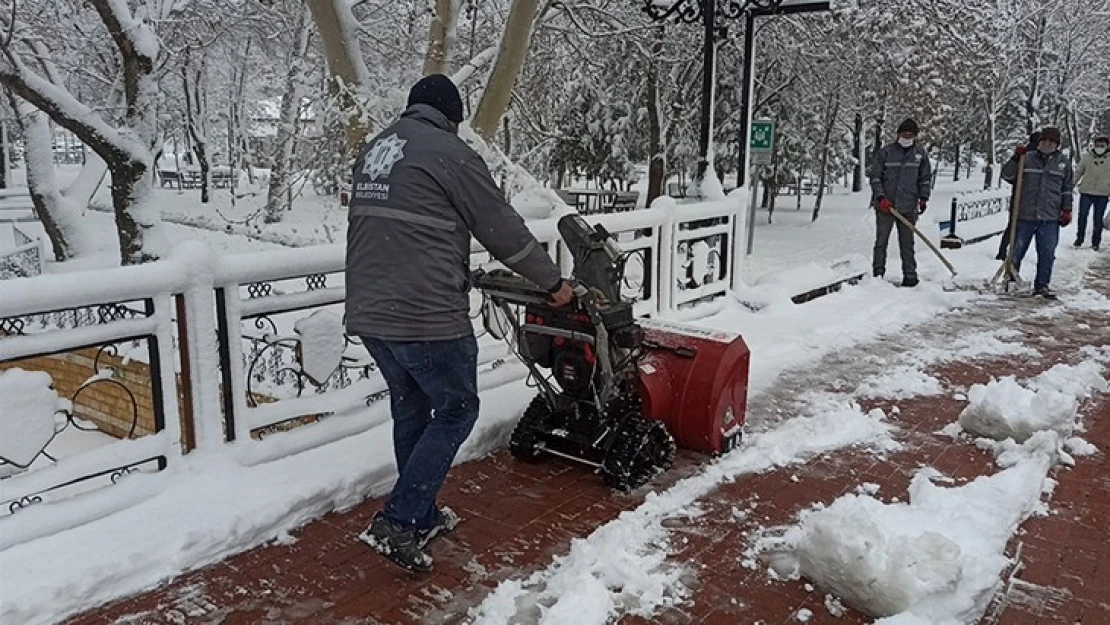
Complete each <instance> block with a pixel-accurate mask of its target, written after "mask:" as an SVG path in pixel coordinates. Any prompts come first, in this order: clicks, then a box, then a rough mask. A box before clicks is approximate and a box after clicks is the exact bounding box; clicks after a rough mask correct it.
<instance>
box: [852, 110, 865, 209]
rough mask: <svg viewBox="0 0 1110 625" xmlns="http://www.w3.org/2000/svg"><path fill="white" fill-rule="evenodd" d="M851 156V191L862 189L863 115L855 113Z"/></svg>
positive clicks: (856, 191)
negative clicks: (852, 161) (853, 162)
mask: <svg viewBox="0 0 1110 625" xmlns="http://www.w3.org/2000/svg"><path fill="white" fill-rule="evenodd" d="M852 156H854V157H855V159H856V164H855V166H854V167H852V193H859V192H860V191H863V115H862V114H860V113H856V119H855V122H854V124H853V126H852Z"/></svg>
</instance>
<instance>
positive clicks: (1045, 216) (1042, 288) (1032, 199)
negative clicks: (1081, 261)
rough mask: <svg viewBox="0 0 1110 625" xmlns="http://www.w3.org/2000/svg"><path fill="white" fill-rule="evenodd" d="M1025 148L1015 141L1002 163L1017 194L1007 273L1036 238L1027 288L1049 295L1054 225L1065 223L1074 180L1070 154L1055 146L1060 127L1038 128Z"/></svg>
mask: <svg viewBox="0 0 1110 625" xmlns="http://www.w3.org/2000/svg"><path fill="white" fill-rule="evenodd" d="M1027 152H1028V150H1027V147H1026V146H1024V145H1022V146H1018V147H1017V148H1016V149H1015V150H1014V156H1013V158H1011V159H1010V160H1009V161H1008V162H1007V163H1006V164H1005V165H1003V166H1002V179H1003V180H1005V181H1006V182H1009V183H1010V184H1014V185H1015V187H1014V194H1015V195H1016V196H1017V222H1016V226H1015V229H1014V242H1013V246H1014V249H1013V251H1012V253H1013V262H1012V265H1013V273H1014V275H1015V276H1016V275H1018V274H1019V273H1020V272H1021V261H1022V259H1024V258H1025V253H1026V252H1028V251H1029V246H1030V244H1032V242H1033V240H1034V239H1036V245H1037V275H1036V278H1034V280H1033V294H1034V295H1039V296H1041V297H1046V298H1049V299H1055V297H1056V296H1055V295H1054V294H1053V293H1052V290H1051V289H1050V288H1049V283H1051V282H1052V265H1053V263H1055V261H1056V244H1057V243H1059V241H1060V228H1061V227H1065V226H1067V225H1068V224H1070V223H1071V208H1072V190H1073V189H1074V186H1075V184H1074V175H1073V172H1072V166H1071V159H1070V158H1069V157H1067V156H1065V155H1064V154H1062V153H1061V152H1060V129H1059V128H1055V127H1053V126H1049V127H1046V128H1044V129H1043V130H1041V134H1040V141H1039V142H1038V143H1037V149H1036V150H1033V151H1032V152H1031V153H1027ZM1023 157H1024V158H1023ZM1019 165H1020V169H1021V178H1020V179H1019V177H1018V173H1019V172H1018V170H1019Z"/></svg>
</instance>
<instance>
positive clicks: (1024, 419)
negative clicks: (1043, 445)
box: [959, 376, 1078, 443]
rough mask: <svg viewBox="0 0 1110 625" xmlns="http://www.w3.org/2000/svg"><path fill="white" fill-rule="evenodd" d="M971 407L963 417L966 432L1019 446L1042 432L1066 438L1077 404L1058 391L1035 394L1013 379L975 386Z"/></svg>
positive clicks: (970, 396) (1003, 379)
mask: <svg viewBox="0 0 1110 625" xmlns="http://www.w3.org/2000/svg"><path fill="white" fill-rule="evenodd" d="M967 394H968V399H969V400H970V403H969V404H968V406H967V407H966V408H964V410H963V412H961V413H960V417H959V423H960V427H962V428H963V429H964V431H966V432H968V433H970V434H972V435H974V436H982V437H986V438H990V439H993V440H996V441H1002V440H1006V439H1008V438H1010V439H1013V440H1015V441H1017V442H1019V443H1021V442H1024V441H1026V440H1028V439H1029V437H1030V436H1032V435H1033V434H1034V433H1035V432H1038V431H1040V430H1055V431H1057V432H1060V433H1061V434H1067V433H1069V432H1070V431H1071V429H1072V428H1073V427H1074V423H1075V418H1076V415H1077V410H1078V402H1077V401H1076V398H1075V397H1074V396H1070V395H1066V394H1064V393H1061V392H1059V391H1042V392H1038V391H1034V390H1031V389H1028V388H1025V387H1024V386H1022V385H1020V384H1018V382H1017V380H1016V379H1015V378H1014V377H1013V376H1007V377H1004V378H1002V379H1000V380H991V381H990V382H989V383H988V384H985V385H984V384H975V385H973V386H972V387H971V389H970V390H969V391H968V393H967Z"/></svg>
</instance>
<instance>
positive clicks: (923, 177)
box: [870, 119, 933, 287]
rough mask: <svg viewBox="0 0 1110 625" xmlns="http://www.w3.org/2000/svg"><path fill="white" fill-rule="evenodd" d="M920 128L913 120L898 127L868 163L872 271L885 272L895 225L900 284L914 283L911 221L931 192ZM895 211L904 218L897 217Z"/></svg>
mask: <svg viewBox="0 0 1110 625" xmlns="http://www.w3.org/2000/svg"><path fill="white" fill-rule="evenodd" d="M918 131H919V128H918V126H917V122H915V121H914V120H912V119H907V120H905V121H903V122H902V123H901V124H899V126H898V140H897V141H895V142H893V143H890V144H888V145H887V146H885V147H883V148H882V149H880V150H879V151H878V152H876V153H875V158H874V159H873V160H872V163H871V172H870V179H871V196H872V206H874V207H875V219H876V228H875V250H874V256H873V257H872V265H871V268H872V273H873V274H874V275H875V276H876V277H882V276H883V275H885V274H886V251H887V245H888V244H889V242H890V232H891V230H893V229H894V226H895V225H897V226H898V249H899V251H900V252H901V255H902V286H906V287H913V286H917V282H918V280H917V259H916V258H915V257H914V250H913V237H914V231H913V227H912V224H915V223H917V218H918V216H919V215H921V214H922V213H924V212H925V208H926V206H927V205H928V203H929V195H930V192H931V191H932V180H933V175H932V174H933V170H932V165H931V164H930V163H929V155H928V154H927V153H926V152H925V149H924V148H922V147H921V146H920V145H918V143H917V134H918ZM892 211H898V213H899V215H900V216H901V217H903V218H904V219H896V216H895V215H894V214H893V212H892Z"/></svg>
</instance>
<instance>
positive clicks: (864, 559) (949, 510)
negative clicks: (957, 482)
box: [764, 454, 1052, 625]
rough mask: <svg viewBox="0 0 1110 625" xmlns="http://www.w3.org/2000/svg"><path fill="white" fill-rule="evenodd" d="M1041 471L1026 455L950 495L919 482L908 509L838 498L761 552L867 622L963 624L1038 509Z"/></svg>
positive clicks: (1047, 461) (979, 606)
mask: <svg viewBox="0 0 1110 625" xmlns="http://www.w3.org/2000/svg"><path fill="white" fill-rule="evenodd" d="M1051 463H1052V459H1051V458H1050V457H1049V456H1047V455H1045V454H1034V455H1029V456H1027V457H1026V458H1025V459H1024V461H1022V462H1018V463H1017V464H1016V465H1015V466H1013V467H1012V468H1010V469H1007V470H1004V471H1002V472H1000V473H997V474H995V475H992V476H983V477H979V478H977V479H976V480H974V481H972V482H969V483H967V484H964V485H962V486H958V487H952V488H948V487H943V486H938V485H936V484H934V483H932V482H931V481H930V480H929V479H928V477H927V476H928V475H929V473H928V472H924V473H919V474H918V475H916V476H915V477H914V479H913V481H912V482H911V484H910V488H909V502H908V503H891V504H887V503H883V502H881V501H879V500H877V499H875V498H873V497H870V496H866V495H855V494H851V495H845V496H843V497H841V498H839V499H837V500H836V501H834V502H833V503H832V504H831V505H829V506H827V507H825V508H822V509H816V510H811V511H807V512H804V513H803V514H802V515H801V518H800V521H799V523H798V525H796V526H794V527H791V528H790V529H788V530H787V531H786V533H785V534H784V535H783V536H782V537H781V539H778V540H769V541H768V542H767V545H768V546H769V547H770V549H773V550H778V551H779V557H780V558H781V557H783V553H784V552H785V553H787V554H789V556H792V557H793V558H795V564H796V569H797V572H798V573H799V574H800V575H802V576H804V577H805V578H807V579H809V580H811V581H813V582H814V583H815V584H816V585H817V586H818V587H819V588H821V589H823V590H825V591H828V592H831V593H833V594H835V595H836V596H838V597H840V598H841V599H842V600H843V601H844V602H845V603H848V604H850V605H852V606H854V607H855V608H857V609H859V610H861V611H863V612H866V613H868V614H871V615H873V616H876V617H895V616H896V615H897V618H892V619H889V620H882V621H879V622H880V623H884V624H886V625H902V624H903V623H905V624H909V623H915V622H928V623H943V622H973V621H975V620H977V619H978V618H979V617H980V616H981V615H982V612H983V611H984V610H985V609H986V607H987V605H988V604H989V602H990V599H991V597H992V596H993V594H994V592H995V590H996V588H997V587H998V585H999V584H1000V583H1001V582H1000V575H1001V573H1002V572H1003V570H1004V569H1005V567H1006V566H1007V564H1008V559H1007V558H1006V556H1005V555H1004V551H1005V547H1006V543H1007V541H1008V540H1009V538H1010V536H1011V535H1012V534H1013V532H1014V530H1015V529H1016V528H1017V526H1018V524H1020V523H1021V521H1022V520H1024V519H1025V518H1026V517H1027V516H1029V515H1030V514H1031V513H1033V512H1035V511H1038V510H1040V509H1041V504H1040V496H1041V493H1042V491H1043V489H1044V482H1045V477H1046V475H1047V472H1048V468H1049V466H1050V465H1051ZM764 540H766V539H764ZM789 556H787V557H789Z"/></svg>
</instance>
